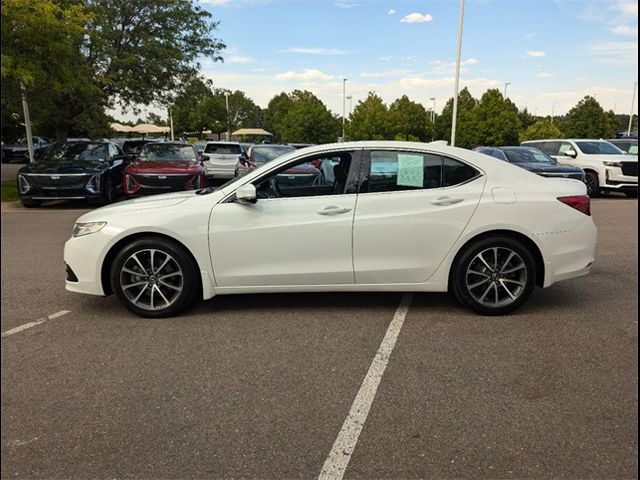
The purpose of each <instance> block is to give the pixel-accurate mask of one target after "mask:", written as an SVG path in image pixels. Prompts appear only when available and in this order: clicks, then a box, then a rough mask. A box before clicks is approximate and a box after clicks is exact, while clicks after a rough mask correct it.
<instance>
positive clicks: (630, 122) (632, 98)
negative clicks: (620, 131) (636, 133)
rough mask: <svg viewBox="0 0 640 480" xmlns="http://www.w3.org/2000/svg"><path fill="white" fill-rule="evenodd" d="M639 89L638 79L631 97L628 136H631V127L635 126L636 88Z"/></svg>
mask: <svg viewBox="0 0 640 480" xmlns="http://www.w3.org/2000/svg"><path fill="white" fill-rule="evenodd" d="M637 89H638V81H637V80H636V83H634V84H633V96H632V97H631V111H630V112H629V127H628V128H627V136H629V137H630V136H631V127H632V126H633V107H635V105H636V90H637Z"/></svg>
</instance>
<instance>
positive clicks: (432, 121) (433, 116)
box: [429, 97, 436, 123]
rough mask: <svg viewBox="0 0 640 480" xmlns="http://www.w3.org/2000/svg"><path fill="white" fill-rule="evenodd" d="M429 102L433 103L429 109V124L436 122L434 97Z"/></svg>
mask: <svg viewBox="0 0 640 480" xmlns="http://www.w3.org/2000/svg"><path fill="white" fill-rule="evenodd" d="M429 100H431V101H432V102H433V108H432V109H431V123H435V121H436V97H431V98H430V99H429Z"/></svg>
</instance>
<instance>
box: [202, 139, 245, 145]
mask: <svg viewBox="0 0 640 480" xmlns="http://www.w3.org/2000/svg"><path fill="white" fill-rule="evenodd" d="M207 143H215V144H218V145H220V144H222V145H240V142H227V141H226V140H207Z"/></svg>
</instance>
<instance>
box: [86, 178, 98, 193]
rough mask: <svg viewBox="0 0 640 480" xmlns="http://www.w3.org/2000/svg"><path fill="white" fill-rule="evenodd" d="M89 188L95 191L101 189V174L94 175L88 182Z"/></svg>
mask: <svg viewBox="0 0 640 480" xmlns="http://www.w3.org/2000/svg"><path fill="white" fill-rule="evenodd" d="M87 188H90V189H91V190H93V191H94V192H99V191H100V175H94V176H92V177H91V178H90V179H89V181H88V182H87Z"/></svg>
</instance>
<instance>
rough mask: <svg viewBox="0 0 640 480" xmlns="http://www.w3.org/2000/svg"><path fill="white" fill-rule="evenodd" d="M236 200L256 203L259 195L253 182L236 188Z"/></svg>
mask: <svg viewBox="0 0 640 480" xmlns="http://www.w3.org/2000/svg"><path fill="white" fill-rule="evenodd" d="M236 201H237V202H239V203H244V204H250V203H256V202H257V201H258V197H257V195H256V187H255V185H253V184H252V183H247V184H246V185H242V186H241V187H239V188H238V189H237V190H236Z"/></svg>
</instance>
